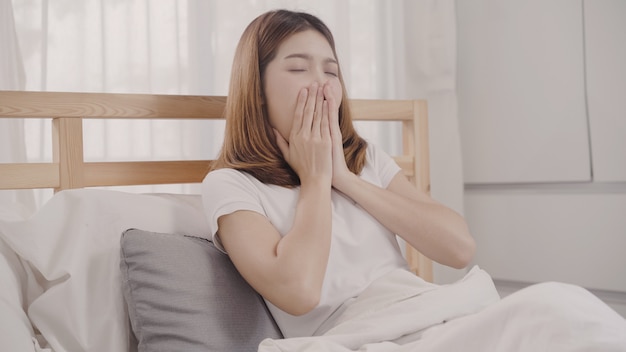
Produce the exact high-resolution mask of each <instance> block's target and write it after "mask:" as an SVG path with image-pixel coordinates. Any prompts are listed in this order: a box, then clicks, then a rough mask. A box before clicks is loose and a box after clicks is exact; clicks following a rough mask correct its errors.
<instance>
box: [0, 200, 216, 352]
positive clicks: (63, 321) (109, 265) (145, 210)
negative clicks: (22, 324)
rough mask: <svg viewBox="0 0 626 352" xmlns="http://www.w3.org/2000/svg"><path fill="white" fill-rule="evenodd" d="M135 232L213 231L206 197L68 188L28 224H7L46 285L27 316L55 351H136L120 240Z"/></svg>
mask: <svg viewBox="0 0 626 352" xmlns="http://www.w3.org/2000/svg"><path fill="white" fill-rule="evenodd" d="M129 228H142V229H146V230H149V231H154V232H168V233H179V234H194V235H198V234H207V233H208V226H207V224H206V221H205V217H204V214H203V211H202V201H201V199H200V196H192V195H187V196H184V195H176V196H174V195H139V194H130V193H123V192H117V191H109V190H68V191H63V192H60V193H58V194H56V195H55V196H54V197H53V198H52V199H51V200H50V201H49V202H48V203H47V204H46V205H44V206H43V207H42V208H41V210H39V211H38V212H37V213H36V214H35V215H33V216H32V217H31V218H30V219H28V220H25V221H21V222H2V221H0V233H3V237H4V240H5V241H6V243H7V244H8V245H9V246H10V247H11V248H12V250H13V251H15V253H17V255H18V256H19V257H21V259H22V262H23V263H28V265H29V268H27V269H31V270H32V272H33V273H34V274H33V275H34V276H39V278H38V279H39V282H41V283H42V285H43V288H44V292H43V293H42V294H41V295H40V296H39V297H37V298H36V299H34V300H33V301H32V303H30V305H29V306H28V317H29V318H30V321H31V322H32V324H33V326H34V327H35V328H36V329H38V330H39V331H40V332H41V334H42V336H43V337H44V338H45V340H46V341H47V343H48V346H49V347H51V348H52V349H53V350H54V351H55V352H63V351H67V352H70V351H71V352H79V351H89V352H99V351H102V352H110V351H129V350H134V349H135V348H136V346H135V345H133V343H132V342H131V339H130V334H129V332H130V327H129V322H128V315H127V312H126V308H125V304H124V301H123V296H122V290H121V277H120V271H119V258H120V254H119V253H120V236H121V234H122V233H123V232H124V231H125V230H126V229H129ZM27 271H28V270H27ZM22 318H23V317H22ZM18 319H19V318H16V319H15V320H18ZM31 347H32V344H31Z"/></svg>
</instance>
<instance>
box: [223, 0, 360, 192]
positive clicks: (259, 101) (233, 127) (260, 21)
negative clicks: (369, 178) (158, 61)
mask: <svg viewBox="0 0 626 352" xmlns="http://www.w3.org/2000/svg"><path fill="white" fill-rule="evenodd" d="M309 29H312V30H316V31H318V32H320V33H321V34H322V35H323V36H324V37H325V38H326V40H327V41H328V43H329V44H330V47H331V48H332V50H333V54H334V55H335V58H337V52H336V50H335V41H334V39H333V36H332V33H331V32H330V30H329V29H328V27H326V25H325V24H324V23H323V22H322V21H321V20H320V19H318V18H317V17H315V16H313V15H310V14H307V13H302V12H292V11H287V10H277V11H270V12H267V13H265V14H263V15H261V16H259V17H257V18H256V19H255V20H254V21H252V22H251V23H250V24H249V25H248V27H247V28H246V30H245V31H244V33H243V34H242V36H241V39H240V40H239V44H238V46H237V50H236V52H235V58H234V60H233V67H232V72H231V79H230V89H229V93H228V98H227V100H226V109H225V117H226V134H225V136H224V145H223V146H222V150H221V151H220V154H219V156H218V157H217V159H216V160H215V162H214V163H213V164H212V167H211V171H212V170H216V169H221V168H232V169H236V170H240V171H244V172H247V173H249V174H251V175H253V176H254V177H256V178H257V179H258V180H259V181H261V182H263V183H267V184H275V185H279V186H286V187H293V186H297V185H299V184H300V179H299V178H298V175H297V174H296V173H295V172H294V171H293V169H292V168H291V167H290V166H289V164H287V162H286V161H285V159H284V157H283V155H282V153H281V151H280V149H279V148H278V145H277V144H276V141H275V139H274V137H273V136H274V134H273V131H272V127H271V126H270V124H269V118H268V115H267V111H266V108H265V105H264V104H263V95H264V94H263V74H264V72H265V68H266V67H267V65H268V64H269V63H270V62H271V61H272V60H273V59H274V57H275V56H276V52H277V50H278V47H279V46H280V44H281V43H282V42H283V41H284V40H285V39H287V38H288V37H290V36H291V35H293V34H295V33H298V32H302V31H304V30H309ZM339 80H340V82H341V86H342V90H343V92H342V93H343V99H342V103H341V105H340V106H339V127H340V130H341V134H342V136H343V150H344V154H345V158H346V163H347V165H348V168H349V169H350V170H351V171H352V172H354V173H355V174H357V175H358V174H360V173H361V170H362V169H363V166H364V165H365V153H366V147H367V143H366V142H365V140H364V139H363V138H361V137H360V136H359V135H358V134H357V133H356V130H355V129H354V126H353V124H352V118H351V115H350V107H349V104H348V98H347V92H346V88H345V84H344V80H343V76H342V75H341V70H339Z"/></svg>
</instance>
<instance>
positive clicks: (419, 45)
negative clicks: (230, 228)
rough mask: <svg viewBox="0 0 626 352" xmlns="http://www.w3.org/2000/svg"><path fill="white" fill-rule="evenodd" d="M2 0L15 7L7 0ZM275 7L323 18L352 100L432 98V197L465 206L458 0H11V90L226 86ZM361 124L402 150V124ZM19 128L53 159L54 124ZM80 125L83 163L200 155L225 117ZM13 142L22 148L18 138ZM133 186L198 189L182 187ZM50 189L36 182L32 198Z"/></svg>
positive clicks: (34, 151)
mask: <svg viewBox="0 0 626 352" xmlns="http://www.w3.org/2000/svg"><path fill="white" fill-rule="evenodd" d="M0 1H1V2H2V4H3V9H5V8H9V9H10V5H11V4H10V2H9V0H0ZM7 6H8V7H7ZM276 8H288V9H293V10H302V11H307V12H311V13H313V14H315V15H317V16H319V17H320V18H322V20H324V21H325V22H326V23H327V25H328V26H329V27H330V28H331V30H332V31H333V33H334V34H335V37H336V41H337V47H338V55H339V60H340V62H341V64H342V66H343V68H344V75H345V78H346V81H347V85H348V87H347V88H348V92H349V93H350V97H351V98H381V99H416V98H423V99H424V98H425V99H428V102H429V123H430V144H431V179H432V195H433V197H434V198H436V199H438V200H440V201H441V202H443V203H445V204H447V205H449V206H450V207H452V208H454V209H456V210H457V211H459V212H462V211H463V199H462V195H463V182H462V165H461V154H460V139H459V132H458V122H457V117H456V115H457V114H456V86H455V85H456V33H455V30H456V28H455V6H454V0H419V1H411V0H403V1H377V0H338V1H337V0H317V1H311V0H309V1H302V0H299V1H294V0H282V1H281V0H247V1H244V0H241V1H229V0H160V1H149V0H14V1H13V14H14V17H15V29H16V32H17V38H18V39H19V43H20V44H21V46H20V48H21V59H22V61H21V62H23V66H24V68H25V72H26V75H25V78H26V80H25V85H22V86H20V85H18V86H14V88H11V89H27V90H42V91H83V92H130V93H159V94H197V95H226V94H227V91H228V81H229V77H230V66H231V62H232V56H233V53H234V50H235V46H236V44H237V41H238V39H239V36H240V35H241V33H242V31H243V29H244V28H245V26H246V25H247V24H248V23H249V22H250V21H251V20H252V19H253V18H255V17H256V16H258V15H259V14H261V13H263V12H265V11H267V10H270V9H276ZM10 15H11V11H10V10H7V11H2V16H3V18H2V19H3V20H2V22H1V23H2V24H1V25H2V26H3V29H2V36H3V37H2V38H3V40H2V45H3V48H2V49H5V48H4V46H6V45H13V44H10V43H17V42H16V41H15V35H14V32H11V31H12V30H11V28H10V27H11V22H10V21H5V20H4V18H5V17H7V16H8V17H10ZM8 17H7V18H8ZM7 36H8V37H12V38H13V39H11V40H5V38H7ZM14 49H17V46H15V48H14ZM14 49H11V50H8V51H6V50H2V51H1V52H2V54H1V55H7V54H6V53H13V54H12V55H14V56H13V57H14V58H15V60H14V61H15V64H16V65H18V66H16V67H19V64H20V60H19V58H20V54H19V51H17V50H14ZM3 70H4V68H3ZM12 72H19V70H18V71H12ZM2 77H3V79H2V81H3V82H4V81H5V78H4V76H2ZM18 82H19V80H18ZM16 84H19V83H16ZM3 89H7V88H4V86H3ZM20 124H21V123H20ZM4 126H5V125H2V130H3V133H5V132H8V131H9V127H6V128H5V127H4ZM20 126H21V125H20ZM11 128H18V130H19V128H21V127H11ZM357 128H358V129H359V131H360V132H361V134H362V135H364V136H365V137H366V138H368V139H370V140H372V141H373V142H375V143H377V144H379V145H381V146H382V147H383V148H384V149H386V150H387V151H388V152H390V153H396V152H398V151H399V150H400V148H401V145H400V136H401V134H400V125H399V124H397V125H394V126H391V127H390V126H386V127H382V126H380V125H378V124H376V123H371V122H360V123H359V124H358V126H357ZM23 129H24V133H25V135H26V137H27V138H26V153H25V154H26V157H27V159H28V160H30V161H44V160H45V161H49V160H50V159H51V150H50V147H49V146H50V126H49V124H47V123H45V122H43V121H39V120H28V121H26V122H25V125H24V127H23ZM11 134H12V135H15V134H13V133H11ZM84 134H85V135H84V143H85V159H86V160H89V161H99V160H131V159H138V158H141V159H153V160H166V159H172V158H186V159H200V158H212V157H214V156H215V155H216V154H217V152H218V148H219V146H220V144H221V142H222V138H223V123H221V122H194V121H184V122H173V121H156V122H148V121H109V122H106V123H105V122H103V121H95V120H93V121H92V120H90V121H85V123H84ZM2 143H4V139H3V142H2ZM9 143H10V145H11V148H13V149H15V150H22V154H24V153H23V150H24V149H23V146H22V147H19V146H20V145H22V144H23V143H24V141H22V140H11V141H10V142H9ZM5 148H6V147H4V146H3V152H0V153H2V154H6V153H4V151H5ZM20 148H21V149H20ZM13 149H12V150H13ZM18 154H19V152H18V153H15V155H18ZM23 156H24V155H22V157H23ZM136 190H138V191H146V192H155V191H156V192H161V191H163V192H185V193H187V192H197V191H198V190H197V188H196V187H195V186H181V185H170V186H158V187H140V188H136ZM50 196H51V191H44V192H41V191H38V192H37V193H36V203H37V204H41V203H43V202H45V201H46V200H47V199H48V198H49V197H50Z"/></svg>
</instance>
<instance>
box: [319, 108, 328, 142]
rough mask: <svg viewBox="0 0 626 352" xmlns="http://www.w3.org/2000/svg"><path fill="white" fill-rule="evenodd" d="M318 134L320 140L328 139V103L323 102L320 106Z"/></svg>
mask: <svg viewBox="0 0 626 352" xmlns="http://www.w3.org/2000/svg"><path fill="white" fill-rule="evenodd" d="M320 133H321V135H322V138H330V116H329V114H328V101H327V100H324V104H323V105H322V122H321V123H320Z"/></svg>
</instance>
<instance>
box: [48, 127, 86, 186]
mask: <svg viewBox="0 0 626 352" xmlns="http://www.w3.org/2000/svg"><path fill="white" fill-rule="evenodd" d="M52 161H54V162H55V163H58V164H59V186H58V187H56V188H55V189H54V191H55V192H58V191H60V190H64V189H70V188H82V187H84V183H83V120H82V119H78V118H67V117H63V118H55V119H52Z"/></svg>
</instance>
